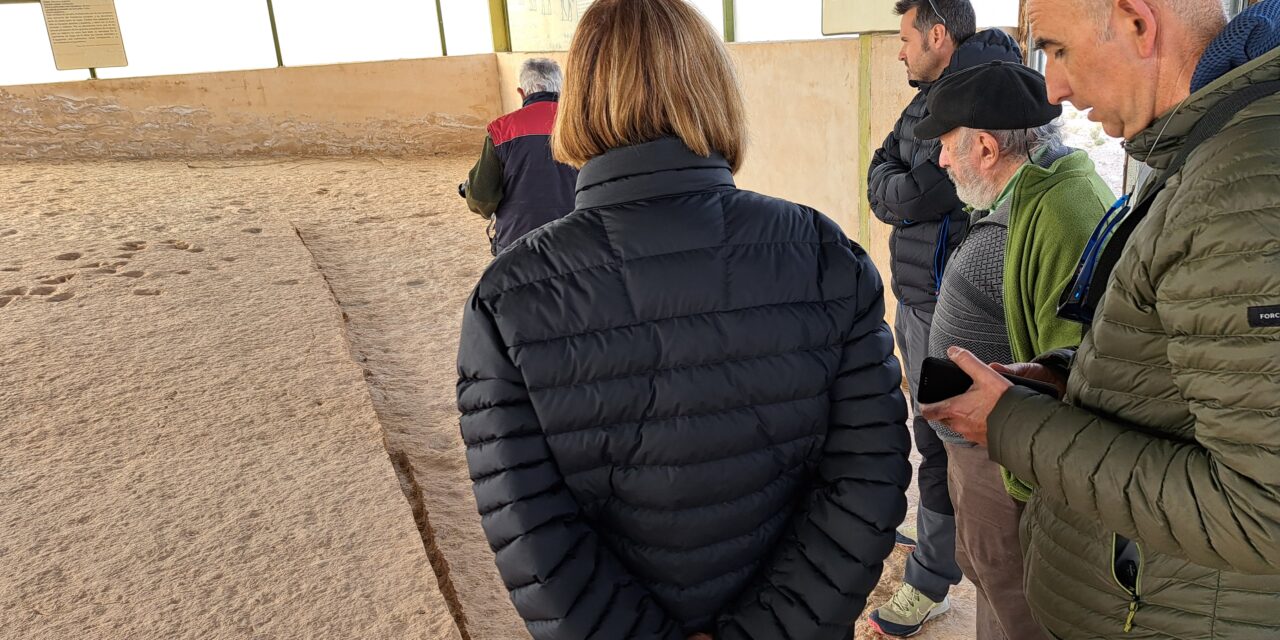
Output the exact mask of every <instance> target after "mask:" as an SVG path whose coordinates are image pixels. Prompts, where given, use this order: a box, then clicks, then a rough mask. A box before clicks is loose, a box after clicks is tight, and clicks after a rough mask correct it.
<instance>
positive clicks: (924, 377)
mask: <svg viewBox="0 0 1280 640" xmlns="http://www.w3.org/2000/svg"><path fill="white" fill-rule="evenodd" d="M1000 375H1002V376H1004V378H1005V379H1006V380H1008V381H1009V382H1012V383H1013V384H1015V385H1017V386H1019V387H1026V388H1028V389H1031V390H1032V391H1035V392H1037V393H1043V394H1045V395H1047V396H1049V397H1051V398H1056V397H1058V388H1057V387H1055V386H1053V385H1051V384H1049V383H1047V382H1041V381H1039V380H1032V379H1031V378H1023V377H1021V376H1015V375H1012V374H1008V373H1002V374H1000ZM971 386H973V379H972V378H970V377H969V374H967V373H965V372H964V370H963V369H961V368H960V366H959V365H957V364H956V363H954V362H952V361H950V360H943V359H942V358H925V359H924V362H923V363H922V364H921V365H920V384H919V385H918V386H917V387H916V399H917V400H919V401H920V404H933V403H935V402H942V401H943V400H947V399H950V398H954V397H956V396H958V395H960V394H962V393H964V392H966V391H968V390H969V387H971Z"/></svg>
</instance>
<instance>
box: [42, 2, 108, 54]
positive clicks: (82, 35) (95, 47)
mask: <svg viewBox="0 0 1280 640" xmlns="http://www.w3.org/2000/svg"><path fill="white" fill-rule="evenodd" d="M40 7H41V8H42V9H43V10H44V24H45V28H46V29H48V30H49V43H50V44H51V45H53V62H54V65H56V66H57V67H58V69H59V70H62V71H66V70H69V69H95V68H98V69H100V68H103V67H125V66H128V65H129V60H128V58H126V57H125V54H124V38H123V37H122V36H121V35H120V20H119V19H118V18H117V17H116V3H115V0H41V2H40Z"/></svg>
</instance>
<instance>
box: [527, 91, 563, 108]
mask: <svg viewBox="0 0 1280 640" xmlns="http://www.w3.org/2000/svg"><path fill="white" fill-rule="evenodd" d="M559 101H560V94H559V93H558V92H556V91H538V92H537V93H531V94H529V95H527V96H525V97H524V105H523V106H526V107H527V106H529V105H531V104H534V103H538V102H559Z"/></svg>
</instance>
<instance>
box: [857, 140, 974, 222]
mask: <svg viewBox="0 0 1280 640" xmlns="http://www.w3.org/2000/svg"><path fill="white" fill-rule="evenodd" d="M899 126H900V125H899ZM897 132H898V127H895V128H894V130H893V131H891V132H890V133H889V137H887V138H885V141H884V144H883V145H881V146H880V148H879V149H878V150H877V151H876V153H875V155H874V156H873V157H872V159H871V168H870V170H869V171H870V173H869V174H868V176H867V185H868V186H867V198H868V202H870V203H871V210H872V211H874V212H875V214H876V217H877V218H879V219H880V221H881V222H884V223H886V224H892V225H902V224H911V223H913V222H936V221H939V220H942V219H943V218H945V217H947V216H950V215H952V214H953V213H955V212H956V211H959V210H961V209H963V208H964V205H963V204H962V203H961V202H960V198H959V197H957V196H956V188H955V185H953V184H952V183H951V179H950V178H949V177H947V172H946V171H945V170H943V169H942V168H941V167H939V166H938V163H937V158H936V156H937V150H936V149H935V150H934V153H933V154H932V155H931V156H930V159H929V160H926V161H924V162H922V163H920V164H918V165H916V166H914V167H913V166H911V165H909V164H908V162H909V161H908V160H904V159H903V158H901V157H899V155H898V148H899V142H900V141H899V138H898V133H897ZM930 144H934V145H935V146H936V143H930Z"/></svg>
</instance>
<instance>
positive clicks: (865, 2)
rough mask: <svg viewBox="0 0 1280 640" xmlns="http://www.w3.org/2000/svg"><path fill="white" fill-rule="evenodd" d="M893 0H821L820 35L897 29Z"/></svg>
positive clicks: (897, 23) (898, 22) (892, 30)
mask: <svg viewBox="0 0 1280 640" xmlns="http://www.w3.org/2000/svg"><path fill="white" fill-rule="evenodd" d="M893 5H894V0H822V35H824V36H835V35H845V34H850V33H884V32H893V33H896V32H897V31H898V25H899V24H901V20H902V18H901V17H899V16H895V15H893Z"/></svg>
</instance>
